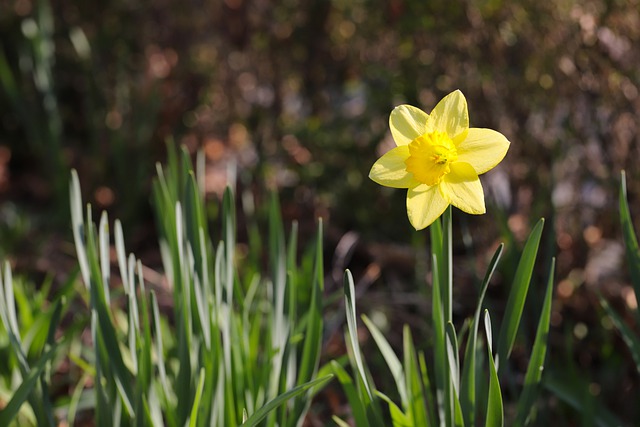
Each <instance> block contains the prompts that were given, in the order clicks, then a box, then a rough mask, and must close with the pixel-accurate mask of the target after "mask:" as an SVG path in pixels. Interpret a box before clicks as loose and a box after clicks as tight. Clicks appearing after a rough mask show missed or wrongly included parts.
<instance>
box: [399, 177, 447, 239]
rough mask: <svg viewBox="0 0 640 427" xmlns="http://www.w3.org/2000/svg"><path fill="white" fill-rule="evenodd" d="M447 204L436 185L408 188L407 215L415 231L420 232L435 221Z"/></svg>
mask: <svg viewBox="0 0 640 427" xmlns="http://www.w3.org/2000/svg"><path fill="white" fill-rule="evenodd" d="M447 206H449V203H448V202H447V201H446V200H445V198H444V197H442V193H441V192H440V190H439V189H438V186H437V185H433V186H428V185H425V184H422V185H419V186H417V187H415V188H410V189H409V191H408V192H407V214H408V215H409V222H411V225H413V227H414V228H415V229H416V230H422V229H423V228H426V227H428V226H429V225H431V223H433V221H435V220H436V219H437V218H438V217H439V216H440V215H442V213H443V212H444V210H445V209H446V208H447Z"/></svg>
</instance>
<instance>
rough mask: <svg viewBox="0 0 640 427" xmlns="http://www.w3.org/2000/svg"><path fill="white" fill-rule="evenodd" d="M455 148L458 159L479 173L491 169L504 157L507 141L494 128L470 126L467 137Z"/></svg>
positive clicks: (507, 145)
mask: <svg viewBox="0 0 640 427" xmlns="http://www.w3.org/2000/svg"><path fill="white" fill-rule="evenodd" d="M456 148H457V150H458V161H460V162H466V163H469V164H470V165H471V166H473V168H474V169H475V171H476V173H477V174H478V175H480V174H483V173H485V172H486V171H488V170H490V169H493V168H494V167H495V166H496V165H497V164H498V163H500V162H501V161H502V159H504V156H505V155H506V154H507V150H508V149H509V141H508V140H507V138H505V136H504V135H503V134H501V133H500V132H496V131H495V130H491V129H480V128H471V129H469V133H467V137H466V138H465V139H464V141H462V142H460V144H458V146H457V147H456Z"/></svg>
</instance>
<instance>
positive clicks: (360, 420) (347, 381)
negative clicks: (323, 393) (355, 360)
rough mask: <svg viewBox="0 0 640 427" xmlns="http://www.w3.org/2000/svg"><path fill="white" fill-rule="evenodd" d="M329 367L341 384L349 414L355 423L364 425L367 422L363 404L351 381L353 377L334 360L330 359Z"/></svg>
mask: <svg viewBox="0 0 640 427" xmlns="http://www.w3.org/2000/svg"><path fill="white" fill-rule="evenodd" d="M331 368H332V370H333V374H334V375H335V376H336V378H337V379H338V381H340V384H342V389H343V390H344V393H345V395H346V396H347V401H348V402H349V407H350V408H351V415H352V416H353V419H354V420H355V422H356V425H357V426H366V425H367V424H368V423H369V422H368V421H367V412H366V409H365V404H364V402H363V401H362V399H360V396H359V394H358V390H357V389H356V386H355V384H354V383H353V379H352V378H351V376H350V375H349V374H348V373H347V371H346V370H345V369H344V368H343V367H342V366H341V365H340V364H339V363H338V362H336V361H335V360H332V361H331Z"/></svg>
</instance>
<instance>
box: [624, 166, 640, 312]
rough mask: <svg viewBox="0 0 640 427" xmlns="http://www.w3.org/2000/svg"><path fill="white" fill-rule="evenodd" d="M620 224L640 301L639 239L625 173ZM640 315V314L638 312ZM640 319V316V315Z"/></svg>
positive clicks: (630, 270) (634, 286) (632, 277)
mask: <svg viewBox="0 0 640 427" xmlns="http://www.w3.org/2000/svg"><path fill="white" fill-rule="evenodd" d="M619 202H620V223H621V224H622V237H623V239H624V246H625V249H626V254H627V263H628V264H629V273H630V275H631V283H633V289H634V291H635V294H636V299H637V300H638V301H640V248H638V238H637V234H636V231H635V229H634V227H633V221H632V219H631V212H630V211H629V203H628V202H627V178H626V175H625V172H624V171H622V172H621V173H620V200H619ZM638 313H640V312H638ZM638 315H639V317H640V314H638Z"/></svg>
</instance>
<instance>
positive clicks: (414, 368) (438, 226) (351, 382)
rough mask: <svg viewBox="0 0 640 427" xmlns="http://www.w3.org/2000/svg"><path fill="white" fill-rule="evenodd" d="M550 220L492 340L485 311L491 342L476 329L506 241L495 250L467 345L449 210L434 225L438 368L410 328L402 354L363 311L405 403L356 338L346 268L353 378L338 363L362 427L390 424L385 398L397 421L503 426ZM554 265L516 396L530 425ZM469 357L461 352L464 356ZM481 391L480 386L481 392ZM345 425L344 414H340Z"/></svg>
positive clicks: (526, 254)
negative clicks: (459, 324)
mask: <svg viewBox="0 0 640 427" xmlns="http://www.w3.org/2000/svg"><path fill="white" fill-rule="evenodd" d="M543 225H544V221H543V220H540V221H539V222H538V224H537V225H536V226H535V227H534V229H533V231H532V232H531V235H530V236H529V239H528V240H527V242H526V244H525V247H524V250H523V253H522V256H521V258H520V262H519V264H518V267H517V270H516V273H515V277H514V279H513V284H512V288H511V291H510V294H509V300H508V303H507V310H506V312H505V314H504V317H503V319H502V327H501V329H500V333H499V335H498V339H497V342H496V344H497V345H494V339H493V330H492V324H491V319H490V316H489V312H488V311H487V310H485V311H484V316H483V320H484V326H485V333H486V344H483V342H482V341H480V340H478V328H479V325H480V316H481V313H482V307H483V301H484V296H485V293H486V290H487V287H488V285H489V282H490V280H491V276H492V274H493V272H494V270H495V268H496V265H497V263H498V261H499V259H500V256H501V254H502V249H503V246H502V245H500V246H499V247H498V249H497V250H496V252H495V254H494V256H493V258H492V260H491V262H490V263H489V266H488V269H487V272H486V275H485V277H484V280H483V282H482V287H481V290H480V295H479V299H478V304H477V307H476V310H475V315H474V317H473V319H472V320H471V323H470V326H469V329H468V332H467V336H466V348H465V350H464V352H462V351H461V347H460V346H459V343H460V342H461V340H462V338H461V337H460V338H459V337H458V334H457V332H456V330H455V327H454V325H453V322H452V320H453V319H452V286H453V274H452V273H453V259H452V236H451V209H450V208H449V209H448V210H447V211H446V212H445V215H444V216H443V219H442V221H440V220H437V221H436V222H435V223H434V224H433V225H431V226H430V232H431V256H432V260H433V275H432V282H433V294H432V304H433V305H432V317H431V319H430V320H431V326H432V328H433V332H434V340H433V349H432V350H433V368H432V369H433V370H432V371H431V372H432V373H431V374H430V373H429V369H428V366H427V358H426V356H425V352H424V351H422V350H417V349H416V347H415V345H414V342H413V339H412V336H411V331H410V329H409V328H408V327H407V326H405V328H404V330H403V342H404V347H403V356H402V360H401V359H400V357H398V355H397V354H396V353H395V352H394V350H393V349H392V347H391V345H390V344H389V342H388V341H387V340H386V338H385V337H384V335H383V334H382V332H381V331H380V330H379V329H378V328H377V327H376V326H375V325H374V323H373V322H372V321H371V320H370V319H369V318H367V317H366V316H363V321H364V323H365V325H366V326H367V328H368V329H369V331H370V333H371V335H372V337H373V338H374V341H375V342H376V344H377V346H378V348H379V349H380V352H381V353H382V356H383V357H384V359H385V361H386V363H387V365H388V367H389V369H390V371H391V373H392V375H393V378H394V380H395V383H396V388H397V393H398V395H399V396H400V404H399V405H398V404H396V403H395V402H394V401H393V400H392V399H391V398H390V397H388V396H387V394H385V393H383V392H382V391H380V390H377V389H376V386H375V384H374V382H373V380H372V376H371V374H370V372H369V370H368V368H367V365H366V362H365V360H364V358H363V357H362V354H361V352H360V347H359V343H358V341H357V338H356V337H357V326H356V322H357V320H356V307H355V301H354V298H353V296H354V284H353V278H352V276H351V273H350V272H349V271H347V272H346V274H345V279H344V287H345V301H346V309H347V324H348V332H347V342H348V347H349V356H350V357H349V360H350V362H351V365H352V367H353V371H354V372H355V373H354V377H352V376H350V375H349V374H348V373H347V371H346V370H345V369H344V368H343V367H342V366H341V365H339V364H338V363H336V362H334V363H333V364H332V367H333V369H334V373H335V374H336V377H337V378H338V380H339V381H340V382H341V383H342V385H343V387H344V389H345V392H346V395H347V397H348V399H349V403H350V406H351V410H352V416H353V418H354V419H355V421H356V424H357V425H358V426H381V427H382V426H385V425H389V422H388V421H385V419H384V417H383V413H384V412H383V410H382V405H383V404H386V405H387V406H388V413H389V415H390V418H391V420H390V423H391V425H393V426H394V427H401V426H402V427H409V426H416V427H417V426H475V425H485V426H503V425H504V423H505V411H504V403H503V394H502V391H501V386H500V379H501V377H504V376H505V375H506V374H505V372H506V371H507V369H506V365H507V363H506V362H507V360H508V358H509V355H510V353H511V350H512V348H513V345H514V342H515V338H516V334H517V331H518V327H519V324H520V319H521V317H522V311H523V307H524V303H525V300H526V297H527V293H528V289H529V284H530V282H531V277H532V273H533V266H534V264H535V260H536V256H537V253H538V246H539V244H540V238H541V235H542V229H543ZM553 271H554V264H553V263H552V265H551V271H550V272H549V280H548V283H547V287H546V293H545V297H544V302H543V307H542V310H541V315H540V320H539V324H538V328H537V332H536V337H535V341H534V345H533V348H532V350H531V354H530V359H529V365H528V368H527V372H526V375H525V379H524V383H523V385H522V391H521V393H520V397H519V399H518V402H517V415H516V417H515V419H514V420H513V421H511V420H510V425H518V426H522V425H526V424H527V423H529V422H530V421H531V420H532V419H533V415H535V411H534V408H535V401H536V398H537V392H538V389H539V387H540V381H541V377H542V372H543V369H544V361H545V355H546V350H547V334H548V332H549V321H550V316H551V300H552V289H553ZM461 356H463V357H461ZM478 390H479V391H480V392H478ZM334 420H335V421H336V422H337V423H338V424H339V425H341V426H347V425H348V424H347V423H345V422H344V421H342V420H340V419H338V418H337V417H334Z"/></svg>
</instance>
